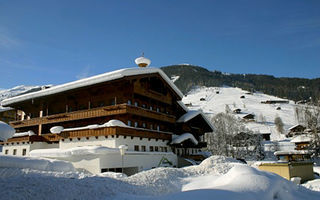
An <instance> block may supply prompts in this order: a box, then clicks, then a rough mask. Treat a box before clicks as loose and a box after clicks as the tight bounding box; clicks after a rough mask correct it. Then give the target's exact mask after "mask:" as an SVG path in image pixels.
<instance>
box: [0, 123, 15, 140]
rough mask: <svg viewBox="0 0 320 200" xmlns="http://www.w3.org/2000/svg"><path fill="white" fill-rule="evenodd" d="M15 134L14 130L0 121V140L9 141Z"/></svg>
mask: <svg viewBox="0 0 320 200" xmlns="http://www.w3.org/2000/svg"><path fill="white" fill-rule="evenodd" d="M15 132H16V131H15V130H14V128H12V127H11V126H9V125H8V124H6V123H4V122H2V121H0V140H2V141H6V140H7V139H9V138H12V136H13V135H14V133H15Z"/></svg>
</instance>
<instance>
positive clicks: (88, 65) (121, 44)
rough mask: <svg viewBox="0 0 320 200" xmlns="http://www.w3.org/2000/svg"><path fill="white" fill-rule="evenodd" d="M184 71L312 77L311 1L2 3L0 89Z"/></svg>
mask: <svg viewBox="0 0 320 200" xmlns="http://www.w3.org/2000/svg"><path fill="white" fill-rule="evenodd" d="M141 52H145V56H146V57H148V58H150V59H151V61H152V64H151V65H152V66H155V67H161V66H166V65H172V64H180V63H190V64H194V65H199V66H202V67H205V68H207V69H209V70H219V71H222V72H229V73H257V74H269V75H274V76H276V77H283V76H286V77H306V78H316V77H320V1H318V0H308V1H303V0H281V1H280V0H268V1H267V0H266V1H262V0H220V1H215V0H208V1H205V0H197V1H196V0H194V1H188V0H184V1H182V0H162V1H160V0H127V1H121V0H118V1H107V0H105V1H103V0H90V1H89V0H88V1H85V0H77V1H72V0H68V1H62V0H61V1H57V0H56V1H54V0H51V1H48V0H39V1H34V0H28V1H22V0H20V1H17V0H0V72H1V73H0V74H1V78H0V88H11V87H13V86H16V85H22V84H24V85H43V84H60V83H65V82H69V81H73V80H76V79H79V78H83V77H87V76H91V75H95V74H99V73H103V72H108V71H112V70H115V69H120V68H125V67H135V64H134V59H135V58H136V57H138V56H140V55H141Z"/></svg>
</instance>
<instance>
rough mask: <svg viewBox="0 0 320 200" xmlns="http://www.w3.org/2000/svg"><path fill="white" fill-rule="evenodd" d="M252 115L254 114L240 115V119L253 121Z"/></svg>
mask: <svg viewBox="0 0 320 200" xmlns="http://www.w3.org/2000/svg"><path fill="white" fill-rule="evenodd" d="M254 117H255V115H254V114H246V115H244V116H243V117H242V119H243V120H245V121H254Z"/></svg>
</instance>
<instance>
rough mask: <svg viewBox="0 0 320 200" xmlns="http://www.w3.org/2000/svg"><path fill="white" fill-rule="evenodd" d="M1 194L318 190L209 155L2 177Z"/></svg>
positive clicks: (196, 195)
mask: <svg viewBox="0 0 320 200" xmlns="http://www.w3.org/2000/svg"><path fill="white" fill-rule="evenodd" d="M5 169H8V168H1V167H0V187H1V190H0V196H1V198H3V199H115V200H120V199H152V200H156V199H159V200H160V199H161V200H169V199H172V200H173V199H174V200H176V199H184V200H189V199H190V200H191V199H193V200H194V199H197V200H199V199H237V200H238V199H240V200H241V199H246V200H250V199H261V200H269V199H278V200H281V199H283V200H287V199H293V200H296V199H311V200H312V199H319V196H320V193H319V192H314V191H310V190H308V189H306V188H305V187H302V186H298V185H295V184H293V183H291V182H289V181H287V180H286V179H284V178H282V177H280V176H278V175H276V174H272V173H268V172H263V171H260V170H258V169H255V168H252V167H250V166H248V165H245V164H241V163H239V162H237V161H236V160H234V159H230V158H225V157H221V156H212V157H210V158H208V159H206V160H205V161H203V162H202V163H201V164H200V165H198V166H191V167H186V168H180V169H177V168H156V169H152V170H148V171H144V172H141V173H138V174H135V175H133V176H130V177H126V176H121V175H120V174H116V173H114V174H112V173H111V172H108V173H103V174H101V175H96V176H93V175H90V174H85V173H82V174H81V173H79V172H73V174H74V176H71V175H70V174H67V173H65V174H67V175H65V176H64V175H63V173H60V174H59V175H57V173H51V174H50V173H49V172H43V171H38V172H33V173H25V174H24V175H23V176H21V173H24V172H23V171H22V172H21V173H20V174H19V175H12V176H6V177H5V176H2V175H3V173H2V172H3V170H5Z"/></svg>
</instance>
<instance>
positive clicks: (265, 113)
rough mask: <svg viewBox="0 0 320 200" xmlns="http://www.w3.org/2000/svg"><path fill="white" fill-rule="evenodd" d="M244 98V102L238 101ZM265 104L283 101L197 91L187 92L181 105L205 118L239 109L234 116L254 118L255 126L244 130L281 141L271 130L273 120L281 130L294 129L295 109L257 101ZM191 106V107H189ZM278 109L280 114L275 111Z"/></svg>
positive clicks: (222, 90)
mask: <svg viewBox="0 0 320 200" xmlns="http://www.w3.org/2000/svg"><path fill="white" fill-rule="evenodd" d="M241 96H244V98H240V97H241ZM266 100H285V99H281V98H277V97H274V96H270V95H266V94H262V93H249V92H248V91H245V90H242V89H240V88H233V87H209V88H208V87H198V88H195V89H193V90H191V91H190V92H189V93H188V94H187V95H185V96H184V98H183V100H182V101H183V103H185V104H187V105H189V106H188V108H189V109H191V110H193V109H199V108H200V109H202V110H203V111H204V112H205V113H206V114H207V115H209V117H213V116H214V115H216V114H218V113H220V112H225V111H226V105H228V106H229V108H230V109H231V111H233V110H235V109H238V108H239V109H241V113H240V114H235V113H233V114H234V115H235V116H237V117H239V118H242V117H243V116H244V115H246V114H254V115H255V119H256V121H257V122H249V123H247V124H246V125H247V127H248V128H249V129H251V130H253V131H254V132H271V139H272V140H279V139H284V135H280V133H278V131H277V130H276V128H275V124H274V119H275V117H276V116H279V117H280V118H281V119H282V121H283V123H284V128H285V130H287V129H288V128H289V127H291V126H293V125H295V124H296V123H297V122H296V120H295V114H294V111H295V107H296V106H297V105H296V104H294V102H293V101H289V103H288V104H280V103H277V104H263V103H261V101H266ZM190 105H191V106H190ZM278 107H280V108H281V109H280V110H277V108H278Z"/></svg>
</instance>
